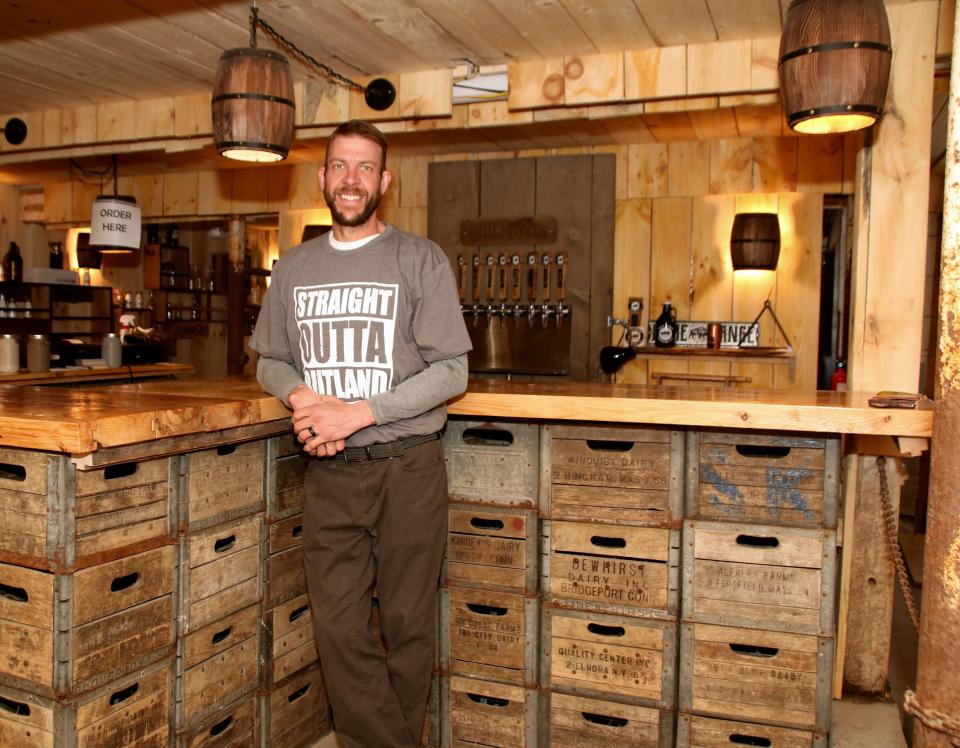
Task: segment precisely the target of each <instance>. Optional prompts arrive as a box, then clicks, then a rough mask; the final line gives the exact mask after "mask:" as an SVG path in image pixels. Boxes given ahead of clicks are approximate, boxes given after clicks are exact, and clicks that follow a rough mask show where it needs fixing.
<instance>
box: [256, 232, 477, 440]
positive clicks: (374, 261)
mask: <svg viewBox="0 0 960 748" xmlns="http://www.w3.org/2000/svg"><path fill="white" fill-rule="evenodd" d="M328 236H329V235H326V236H321V237H318V238H316V239H311V240H310V241H307V242H304V243H303V244H300V245H299V246H297V247H294V248H293V249H291V250H290V251H289V252H287V253H286V254H284V255H283V257H282V258H281V259H280V260H279V261H278V262H277V264H276V265H275V266H274V269H273V273H272V278H271V282H270V290H269V292H268V293H267V295H266V297H265V299H264V302H263V307H262V308H261V310H260V317H259V318H258V319H257V324H256V327H255V329H254V331H253V337H252V338H251V339H250V347H251V348H253V349H254V350H255V351H257V352H258V353H259V354H260V361H259V363H258V365H257V378H258V379H259V380H260V384H261V385H262V386H263V388H264V389H265V390H267V392H269V393H271V394H272V395H276V396H277V397H279V398H280V399H281V400H283V401H284V402H287V400H286V398H287V395H289V393H290V391H291V390H292V389H293V388H294V387H296V386H297V385H298V384H301V383H304V382H305V383H306V384H307V386H308V387H310V388H311V389H312V390H314V391H316V392H319V393H320V394H323V395H333V396H335V397H338V398H340V399H342V400H347V401H356V400H367V401H368V402H369V404H370V408H371V410H372V411H373V415H374V417H375V418H376V420H377V425H375V426H370V427H368V428H365V429H363V430H361V431H358V432H357V433H356V434H354V435H353V436H351V437H350V438H349V439H348V440H347V444H349V445H350V446H362V445H365V444H373V443H377V442H386V441H392V440H394V439H398V438H401V437H404V436H411V435H415V434H429V433H431V432H433V431H438V430H439V429H441V428H442V427H443V424H444V423H445V422H446V408H445V407H444V403H445V402H446V401H447V400H449V399H450V398H451V397H455V396H456V395H458V394H460V393H461V392H463V391H464V389H465V388H466V384H467V356H466V354H467V352H468V351H469V350H470V347H471V346H470V337H469V335H468V334H467V330H466V327H465V325H464V323H463V315H462V314H461V312H460V301H459V299H458V298H457V292H456V284H455V282H454V278H453V271H452V269H451V267H450V262H449V261H448V260H447V258H446V256H445V255H444V254H443V251H442V250H441V249H440V248H439V247H438V246H437V245H436V244H435V243H433V242H431V241H429V240H428V239H424V238H422V237H419V236H414V235H413V234H408V233H405V232H403V231H399V230H398V229H396V228H395V227H393V226H390V225H387V227H386V230H385V231H384V232H383V233H382V234H380V235H379V236H378V237H377V238H375V239H374V240H373V241H371V242H369V243H368V244H365V245H364V246H362V247H360V248H358V249H353V250H350V251H340V250H336V249H333V248H332V247H331V246H330V242H329V241H328Z"/></svg>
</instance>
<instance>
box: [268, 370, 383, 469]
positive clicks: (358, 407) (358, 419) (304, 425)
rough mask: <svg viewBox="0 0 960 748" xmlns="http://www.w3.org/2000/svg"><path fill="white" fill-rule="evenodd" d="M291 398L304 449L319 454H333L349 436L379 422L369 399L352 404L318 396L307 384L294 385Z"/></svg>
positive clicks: (339, 449) (294, 425) (297, 431)
mask: <svg viewBox="0 0 960 748" xmlns="http://www.w3.org/2000/svg"><path fill="white" fill-rule="evenodd" d="M287 399H288V400H289V401H290V405H291V406H292V407H293V416H292V417H291V419H290V420H291V421H292V422H293V431H294V433H295V434H296V435H297V439H298V440H299V441H300V443H301V444H303V451H304V452H306V453H307V454H309V455H314V456H316V457H333V456H334V455H335V454H337V452H339V451H341V450H342V449H343V448H344V444H345V442H346V439H347V437H349V436H350V435H352V434H354V433H356V432H357V431H359V430H360V429H362V428H366V427H367V426H372V425H373V424H374V423H376V419H375V418H374V416H373V411H371V410H370V406H369V405H368V404H367V401H366V400H361V401H359V402H355V403H348V402H345V401H344V400H340V399H339V398H336V397H331V396H329V395H318V394H317V393H316V392H314V391H313V390H311V389H310V388H309V387H307V386H306V385H305V384H300V385H297V386H296V387H294V389H293V390H292V391H291V392H290V394H289V396H288V397H287Z"/></svg>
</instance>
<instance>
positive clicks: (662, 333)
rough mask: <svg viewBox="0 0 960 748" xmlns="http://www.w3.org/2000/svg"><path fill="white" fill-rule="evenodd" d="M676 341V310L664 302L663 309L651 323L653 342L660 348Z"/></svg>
mask: <svg viewBox="0 0 960 748" xmlns="http://www.w3.org/2000/svg"><path fill="white" fill-rule="evenodd" d="M676 342H677V312H676V310H675V309H674V308H673V306H672V305H671V304H670V302H669V301H668V302H666V303H665V304H664V305H663V311H662V312H660V316H659V317H657V321H656V322H655V323H654V325H653V343H654V345H656V346H659V347H660V348H670V347H672V346H673V345H674V344H676Z"/></svg>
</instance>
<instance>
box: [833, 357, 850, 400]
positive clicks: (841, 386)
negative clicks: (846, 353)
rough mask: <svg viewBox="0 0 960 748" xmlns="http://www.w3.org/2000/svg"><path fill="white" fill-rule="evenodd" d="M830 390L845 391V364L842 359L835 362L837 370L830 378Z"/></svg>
mask: <svg viewBox="0 0 960 748" xmlns="http://www.w3.org/2000/svg"><path fill="white" fill-rule="evenodd" d="M830 389H831V390H839V391H840V392H845V391H846V389H847V362H846V361H844V360H843V359H840V360H839V361H837V368H836V369H835V370H834V372H833V375H832V376H831V377H830Z"/></svg>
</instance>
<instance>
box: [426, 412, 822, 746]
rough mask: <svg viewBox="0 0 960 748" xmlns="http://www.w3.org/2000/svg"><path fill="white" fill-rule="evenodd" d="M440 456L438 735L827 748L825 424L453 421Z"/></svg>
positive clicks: (458, 739) (490, 740) (449, 740)
mask: <svg viewBox="0 0 960 748" xmlns="http://www.w3.org/2000/svg"><path fill="white" fill-rule="evenodd" d="M538 432H539V436H538ZM537 441H539V448H534V446H533V445H534V444H535V442H537ZM444 448H445V450H446V456H447V467H448V471H449V483H450V498H451V507H450V532H449V541H448V548H447V562H446V573H445V586H444V590H443V597H442V604H441V625H442V626H441V665H442V670H443V675H444V677H443V683H444V688H443V694H444V697H445V698H444V702H443V704H442V710H441V725H442V728H441V732H442V735H443V737H444V742H443V745H445V746H469V745H474V744H481V745H488V746H503V747H504V748H507V747H509V748H514V747H515V746H535V745H543V746H547V745H550V746H591V745H595V746H600V745H607V744H613V745H617V746H618V748H619V746H624V747H626V748H631V747H632V748H639V747H640V746H643V747H644V748H667V747H668V746H673V745H677V746H696V747H697V748H719V746H726V745H729V744H731V743H741V744H748V745H774V746H784V748H786V747H789V748H799V747H800V746H807V747H808V748H821V747H822V746H825V745H826V739H827V731H828V728H829V710H830V689H829V683H830V678H831V674H832V657H833V635H834V593H835V590H834V582H835V574H836V521H837V497H838V493H839V461H840V445H839V439H838V438H836V437H827V438H825V437H823V436H806V435H798V436H791V435H772V434H762V433H747V432H741V433H726V432H719V431H690V432H685V431H683V430H677V429H670V428H663V427H633V426H611V425H604V424H590V423H583V424H575V425H571V424H544V425H542V426H538V425H536V424H532V423H518V422H497V423H489V422H484V423H481V422H476V421H467V420H457V419H454V420H451V422H450V424H449V426H448V431H447V434H446V435H445V438H444ZM535 473H539V475H540V481H539V485H538V486H534V485H533V484H532V482H531V476H533V475H534V474H535ZM684 517H686V519H684ZM538 523H539V528H538V527H537V525H538ZM681 528H682V532H681ZM538 536H539V543H540V553H539V558H538V555H537V554H536V552H535V548H536V545H537V542H538V541H537V538H538ZM681 541H682V542H681ZM538 561H539V563H538ZM537 578H539V584H538V583H537ZM538 611H539V616H538ZM538 618H539V620H538Z"/></svg>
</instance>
